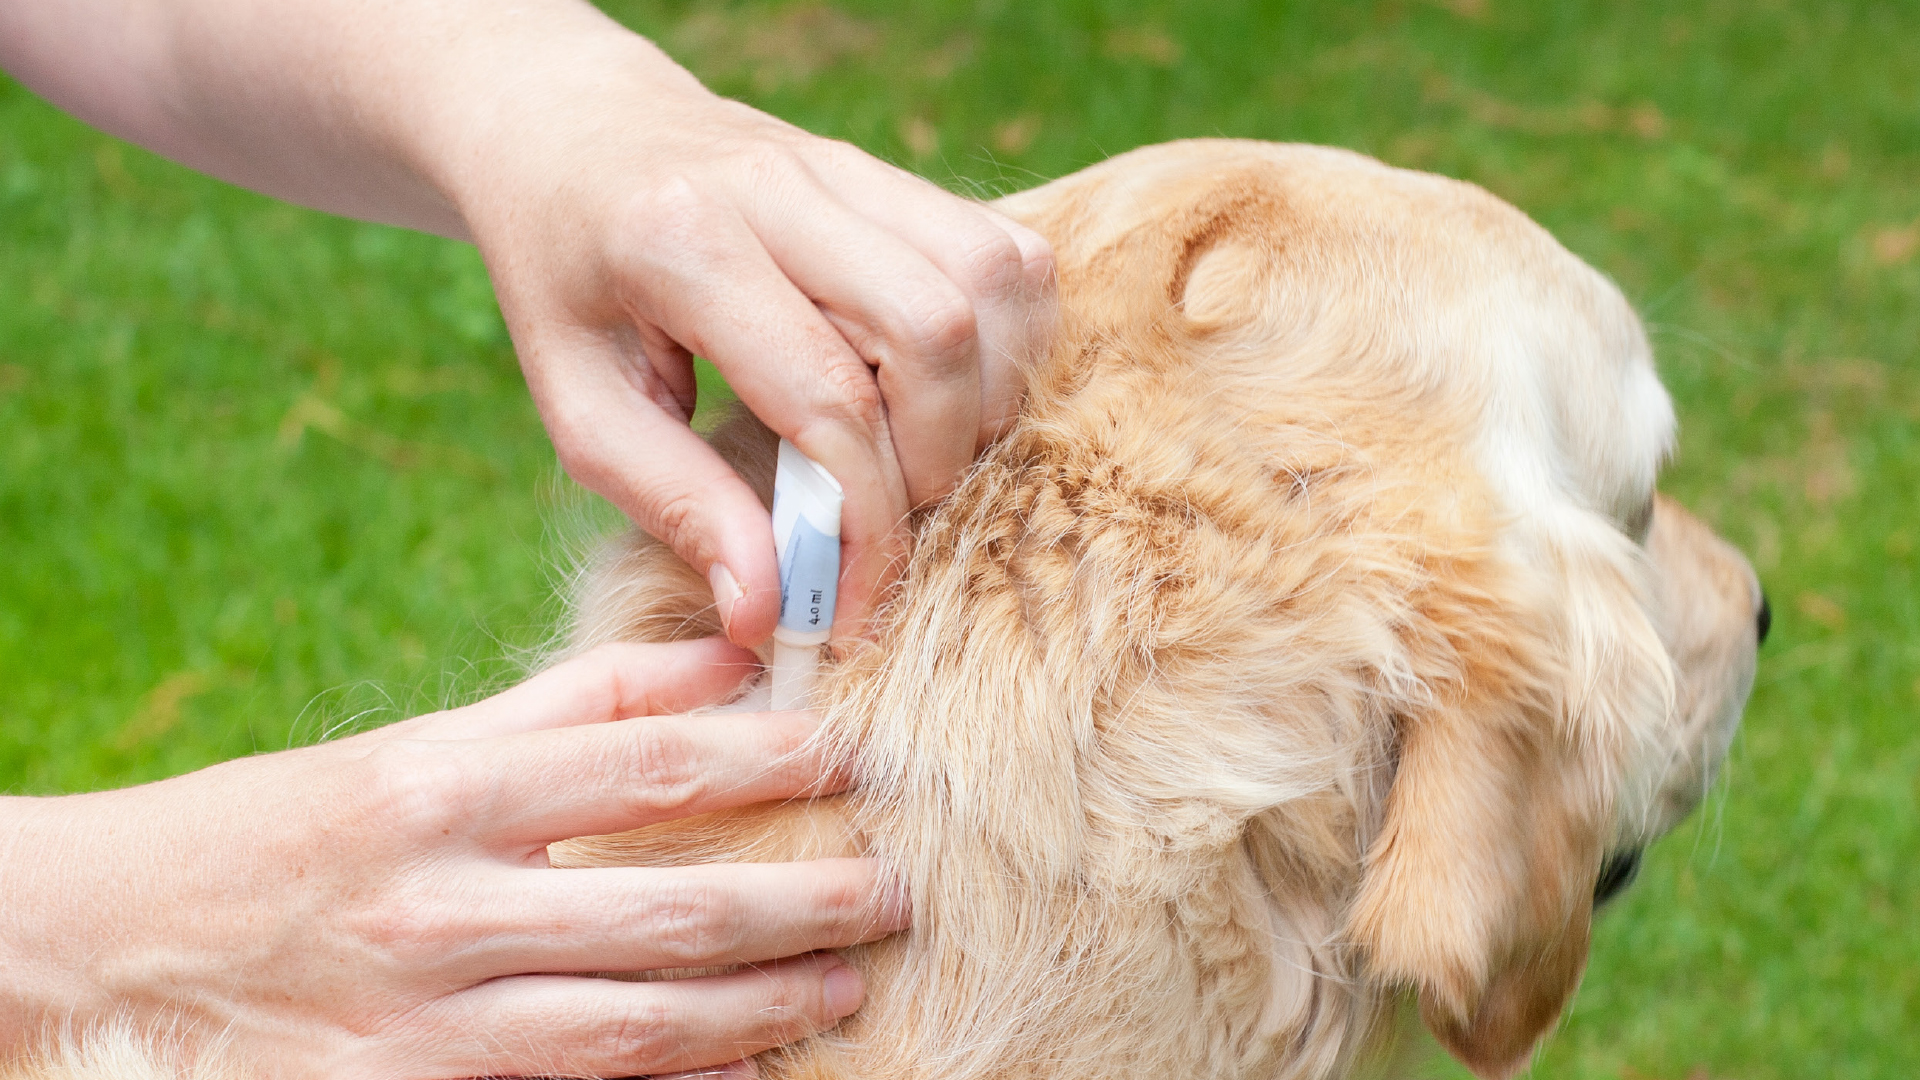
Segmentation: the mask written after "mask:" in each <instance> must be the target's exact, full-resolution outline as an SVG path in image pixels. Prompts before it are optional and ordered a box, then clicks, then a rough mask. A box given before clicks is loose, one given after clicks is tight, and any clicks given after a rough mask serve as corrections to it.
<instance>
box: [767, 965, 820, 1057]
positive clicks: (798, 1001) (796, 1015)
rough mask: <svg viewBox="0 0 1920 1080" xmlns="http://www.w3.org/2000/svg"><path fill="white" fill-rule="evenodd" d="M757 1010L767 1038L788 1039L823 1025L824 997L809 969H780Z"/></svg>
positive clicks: (805, 1033)
mask: <svg viewBox="0 0 1920 1080" xmlns="http://www.w3.org/2000/svg"><path fill="white" fill-rule="evenodd" d="M771 982H772V985H771V986H770V987H769V988H768V995H767V1003H766V1006H765V1008H764V1009H762V1011H761V1013H760V1017H761V1021H762V1023H763V1024H764V1025H765V1028H764V1030H765V1033H766V1037H767V1040H768V1041H769V1042H780V1043H785V1042H791V1041H793V1040H794V1039H797V1038H800V1037H801V1036H803V1035H809V1034H811V1033H813V1032H815V1031H819V1030H820V1029H821V1028H823V1027H825V1026H827V1024H828V1023H829V1022H830V1018H829V1017H828V1016H827V1015H826V1014H827V1008H826V998H825V995H824V994H823V993H822V992H821V990H820V985H819V984H820V977H819V974H818V972H816V971H814V970H812V969H810V968H809V969H805V970H804V973H803V972H801V971H783V972H781V973H780V974H779V975H778V976H776V977H774V978H773V979H772V980H771Z"/></svg>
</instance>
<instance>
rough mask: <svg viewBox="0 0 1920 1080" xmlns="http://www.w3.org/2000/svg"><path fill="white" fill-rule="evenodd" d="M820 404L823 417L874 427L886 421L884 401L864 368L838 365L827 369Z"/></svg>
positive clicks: (844, 364)
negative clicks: (822, 408)
mask: <svg viewBox="0 0 1920 1080" xmlns="http://www.w3.org/2000/svg"><path fill="white" fill-rule="evenodd" d="M825 383H826V388H825V393H824V400H823V402H822V404H823V406H824V410H823V411H824V412H825V413H826V415H827V416H828V417H829V418H831V419H835V420H850V421H854V422H856V423H860V424H864V425H866V426H868V427H878V426H879V425H880V424H882V423H883V422H884V421H885V420H886V400H885V399H884V398H883V397H881V394H880V384H879V383H878V382H876V381H875V380H874V377H873V372H871V371H869V370H868V369H867V367H866V366H865V365H864V364H855V363H840V364H833V365H830V366H829V367H828V368H827V371H826V375H825Z"/></svg>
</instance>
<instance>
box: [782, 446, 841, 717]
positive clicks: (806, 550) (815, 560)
mask: <svg viewBox="0 0 1920 1080" xmlns="http://www.w3.org/2000/svg"><path fill="white" fill-rule="evenodd" d="M841 500H842V494H841V490H840V482H839V481H837V480H835V479H834V478H833V476H832V475H831V474H829V473H828V472H827V470H825V469H823V468H821V467H820V463H819V462H816V461H814V460H813V459H812V458H810V457H808V456H806V455H805V454H802V453H801V452H800V450H799V449H798V448H797V447H795V446H794V445H793V444H792V443H790V442H788V441H787V440H785V439H781V440H780V458H779V462H778V464H777V465H776V466H775V467H774V472H773V547H774V550H775V552H777V553H778V555H779V559H780V622H779V624H778V625H776V626H775V627H774V630H773V707H774V708H776V709H804V708H807V707H808V705H809V704H810V702H811V701H812V698H813V679H814V676H815V675H816V674H817V673H818V672H819V670H820V646H822V645H825V644H826V643H827V637H828V635H829V634H830V633H831V632H832V630H833V601H834V594H835V592H836V591H837V589H838V587H839V584H840V503H841Z"/></svg>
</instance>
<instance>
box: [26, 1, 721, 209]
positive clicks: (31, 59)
mask: <svg viewBox="0 0 1920 1080" xmlns="http://www.w3.org/2000/svg"><path fill="white" fill-rule="evenodd" d="M0 65H4V66H6V67H7V68H8V70H10V71H11V72H13V73H14V74H15V75H16V76H17V77H18V78H20V79H21V80H22V81H23V82H25V83H27V84H28V85H29V86H32V87H33V88H34V89H36V90H37V91H39V92H40V93H42V94H44V95H45V96H46V97H47V98H48V99H50V100H51V101H53V102H54V103H55V104H58V105H60V106H61V107H62V108H65V109H68V110H69V111H71V112H73V113H74V114H75V115H77V116H80V117H81V118H83V119H85V120H87V121H89V122H91V123H93V124H96V125H98V126H99V127H101V128H103V129H105V130H107V131H110V132H113V133H114V134H117V135H120V136H122V137H125V138H127V139H130V140H132V141H134V142H137V143H140V144H142V145H144V146H147V147H149V148H151V149H153V150H155V151H157V152H159V153H161V154H164V155H166V156H169V157H172V158H175V159H176V160H179V161H181V162H183V163H185V164H188V165H190V166H193V167H194V168H197V169H201V170H204V171H206V172H209V173H212V174H214V175H216V176H219V177H222V178H223V179H226V180H229V181H232V182H234V183H237V184H240V185H243V186H246V187H250V188H253V189H256V190H259V191H262V192H265V193H267V194H271V195H275V196H278V197H280V198H284V199H288V200H290V201H293V202H297V203H301V204H304V205H307V206H312V207H316V208H319V209H323V210H329V211H332V212H335V213H341V214H346V215H349V216H353V217H359V218H364V219H368V220H375V221H383V222H388V223H392V224H398V225H406V226H409V227H413V228H419V229H423V230H426V231H430V232H437V233H441V234H443V235H448V236H455V237H461V238H469V230H468V227H467V225H466V223H465V221H464V219H463V217H462V214H461V212H460V209H459V206H458V203H459V202H460V199H461V195H460V194H459V193H460V192H461V191H463V190H470V189H472V188H473V187H475V186H476V185H477V184H479V183H480V182H481V175H479V174H484V173H486V172H488V171H489V170H492V169H495V168H497V167H498V165H499V162H500V158H501V157H502V156H503V155H506V154H509V153H511V152H512V140H511V139H510V138H509V137H507V134H506V133H507V132H508V131H510V130H512V129H513V128H514V127H516V126H518V125H519V124H520V123H521V121H520V120H519V119H518V118H509V117H508V116H506V115H504V114H506V113H508V112H509V111H512V112H519V113H524V112H525V111H526V110H528V109H529V108H532V107H537V105H538V104H539V103H540V102H541V101H542V100H545V101H547V102H549V103H551V104H552V105H553V106H554V107H555V108H556V110H558V109H561V108H563V107H577V106H578V105H579V104H580V103H581V101H582V100H591V98H590V95H591V94H592V92H593V89H594V88H595V86H596V85H598V86H602V87H604V86H605V85H607V84H608V83H609V82H613V81H618V82H621V83H623V84H624V87H625V88H626V89H627V93H626V94H623V95H621V96H623V97H626V96H630V95H631V94H632V93H633V92H634V90H635V89H636V88H641V87H644V88H646V89H656V88H657V90H658V91H659V94H660V97H661V99H662V107H663V108H670V107H671V105H670V104H668V100H669V99H671V98H673V97H674V96H675V95H702V96H704V94H705V92H704V91H703V90H702V89H701V88H700V86H699V84H698V83H697V82H696V81H695V80H694V79H693V78H692V77H691V76H690V75H687V74H686V72H684V71H683V70H681V69H680V68H679V67H678V66H677V65H675V64H674V63H673V62H672V61H671V60H669V59H668V58H667V57H666V56H665V55H664V54H662V53H661V52H660V51H659V50H658V49H656V48H654V47H653V46H652V45H651V44H649V43H648V42H646V41H645V40H644V39H641V38H640V37H638V36H637V35H634V34H631V33H629V32H627V31H626V30H624V29H622V28H621V27H620V26H618V25H617V24H615V23H614V22H612V21H611V20H609V19H608V18H606V17H605V16H604V15H602V14H600V13H599V12H598V11H596V10H595V9H593V8H592V7H590V6H589V5H587V4H585V3H580V2H577V0H518V2H510V0H466V2H460V0H386V2H378V0H287V2H283V3H275V4H253V3H247V2H244V0H68V2H63V3H52V2H45V0H8V2H6V3H0ZM641 92H642V93H644V92H645V91H644V90H642V91H641Z"/></svg>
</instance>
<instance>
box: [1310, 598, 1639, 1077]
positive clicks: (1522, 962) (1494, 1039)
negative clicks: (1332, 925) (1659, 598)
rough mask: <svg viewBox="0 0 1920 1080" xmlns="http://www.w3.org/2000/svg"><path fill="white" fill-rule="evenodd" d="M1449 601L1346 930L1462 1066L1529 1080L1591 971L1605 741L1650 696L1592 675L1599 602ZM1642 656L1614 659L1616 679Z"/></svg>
mask: <svg viewBox="0 0 1920 1080" xmlns="http://www.w3.org/2000/svg"><path fill="white" fill-rule="evenodd" d="M1566 569H1571V568H1570V567H1569V568H1566ZM1571 576H1573V577H1580V576H1581V575H1579V574H1577V573H1575V574H1573V575H1571ZM1564 580H1565V579H1563V581H1564ZM1597 585H1598V582H1596V581H1595V580H1594V579H1592V578H1586V579H1583V581H1582V583H1581V585H1579V586H1575V587H1574V588H1573V589H1572V590H1571V591H1572V592H1577V593H1583V592H1585V589H1584V588H1583V587H1582V586H1597ZM1619 586H1620V582H1618V581H1616V582H1614V583H1613V585H1612V586H1611V588H1613V589H1614V590H1615V591H1616V592H1617V591H1618V588H1619ZM1440 591H1441V592H1442V593H1445V594H1446V595H1443V596H1441V597H1440V598H1438V599H1435V600H1433V601H1432V602H1430V603H1428V604H1426V605H1424V606H1423V610H1422V611H1421V615H1420V619H1419V622H1420V623H1421V624H1422V625H1423V626H1424V627H1426V629H1424V630H1422V631H1420V636H1422V637H1424V640H1422V641H1417V642H1416V643H1415V651H1416V652H1417V653H1421V654H1424V656H1425V657H1426V658H1427V664H1428V665H1429V667H1428V671H1429V676H1430V677H1428V678H1427V679H1426V680H1425V681H1426V684H1427V687H1428V690H1429V695H1428V697H1427V698H1426V699H1424V700H1419V701H1416V702H1414V703H1413V704H1411V705H1410V706H1409V707H1407V708H1406V709H1404V710H1403V712H1402V713H1401V715H1400V716H1399V718H1398V722H1399V730H1398V740H1397V748H1398V756H1397V761H1396V766H1395V772H1394V779H1393V782H1392V786H1391V788H1390V789H1389V791H1388V795H1387V799H1386V803H1385V808H1384V814H1383V817H1382V819H1381V827H1380V832H1379V834H1378V836H1377V838H1376V840H1375V842H1374V844H1373V846H1372V849H1371V851H1370V852H1369V855H1368V860H1367V865H1366V867H1365V870H1364V873H1363V875H1362V879H1361V883H1360V889H1359V893H1358V895H1357V897H1356V900H1355V904H1354V907H1353V909H1352V911H1351V913H1350V915H1349V918H1348V931H1349V933H1350V934H1351V936H1352V940H1353V941H1354V942H1355V944H1357V945H1358V946H1360V947H1361V948H1362V949H1363V950H1364V952H1365V955H1366V962H1367V964H1368V966H1369V970H1370V972H1371V973H1372V974H1373V976H1375V977H1376V978H1379V979H1381V980H1383V981H1386V982H1389V983H1396V984H1400V985H1410V986H1412V987H1413V988H1415V990H1416V991H1417V993H1418V994H1419V998H1420V1007H1421V1015H1422V1017H1423V1018H1424V1019H1425V1021H1426V1023H1427V1027H1428V1028H1429V1030H1431V1031H1432V1032H1433V1034H1434V1035H1435V1037H1437V1038H1438V1039H1439V1040H1440V1042H1441V1043H1442V1044H1443V1045H1444V1046H1445V1047H1446V1048H1447V1050H1448V1051H1449V1052H1451V1053H1452V1054H1453V1055H1454V1057H1456V1058H1458V1059H1459V1060H1460V1061H1461V1062H1462V1063H1463V1064H1465V1065H1466V1066H1467V1067H1468V1068H1470V1069H1472V1070H1473V1071H1474V1073H1475V1074H1476V1075H1477V1076H1481V1077H1486V1078H1504V1077H1508V1076H1512V1075H1514V1074H1515V1073H1517V1072H1519V1071H1520V1070H1522V1069H1523V1068H1525V1067H1526V1065H1527V1063H1528V1061H1529V1060H1530V1058H1531V1055H1532V1052H1533V1048H1534V1046H1535V1045H1536V1044H1537V1043H1538V1042H1539V1040H1540V1038H1541V1037H1542V1036H1543V1035H1545V1034H1546V1033H1547V1031H1548V1030H1550V1029H1551V1027H1552V1026H1553V1024H1554V1022H1555V1021H1556V1020H1557V1019H1558V1017H1559V1016H1560V1013H1561V1011H1562V1009H1563V1008H1564V1007H1565V1006H1566V1003H1567V1001H1568V999H1569V998H1570V997H1571V996H1572V994H1573V991H1574V989H1575V988H1576V987H1577V986H1578V985H1579V981H1580V975H1581V972H1582V970H1583V969H1584V967H1585V966H1586V958H1587V940H1588V927H1589V922H1590V920H1591V917H1592V912H1593V889H1594V882H1595V879H1596V877H1597V875H1598V872H1599V866H1600V861H1601V856H1602V854H1603V848H1604V846H1605V844H1606V842H1607V839H1608V837H1609V835H1610V832H1611V828H1612V814H1613V798H1614V791H1615V787H1616V784H1617V783H1618V777H1619V772H1620V769H1619V762H1620V761H1621V760H1623V758H1622V755H1621V753H1620V751H1619V745H1620V743H1619V741H1618V740H1615V739H1612V738H1611V737H1606V733H1605V732H1604V731H1598V732H1597V731H1596V730H1595V729H1596V728H1599V727H1602V726H1604V724H1606V723H1609V722H1611V721H1610V720H1608V718H1607V717H1608V716H1610V715H1611V713H1612V712H1614V711H1617V710H1619V709H1624V708H1636V707H1639V706H1636V705H1633V704H1631V703H1630V702H1624V701H1622V700H1619V699H1620V697H1621V695H1626V696H1627V697H1628V698H1632V697H1635V696H1636V695H1638V696H1644V695H1643V694H1642V688H1641V687H1640V683H1641V682H1643V681H1645V680H1644V679H1643V678H1641V677H1639V676H1636V675H1633V674H1632V673H1623V672H1603V673H1595V672H1592V671H1589V670H1587V666H1588V661H1589V660H1590V659H1591V658H1592V656H1593V655H1594V654H1593V653H1591V652H1590V651H1589V649H1590V647H1591V646H1593V645H1594V644H1595V642H1594V641H1592V640H1590V637H1591V635H1592V634H1594V633H1600V631H1596V630H1594V629H1593V628H1592V627H1587V626H1579V625H1575V622H1576V621H1577V620H1578V619H1580V618H1581V617H1583V616H1585V615H1594V614H1599V613H1598V612H1597V611H1589V610H1587V609H1586V608H1583V606H1582V603H1581V601H1582V600H1592V599H1593V597H1592V596H1591V595H1586V596H1584V597H1574V596H1571V595H1569V594H1568V593H1564V592H1563V593H1561V595H1560V596H1559V597H1558V602H1557V603H1552V604H1540V603H1527V602H1525V601H1524V600H1522V599H1519V598H1516V597H1512V596H1499V595H1492V594H1490V593H1488V592H1486V591H1481V592H1479V593H1478V594H1475V593H1474V592H1473V591H1472V590H1466V589H1462V588H1459V587H1458V579H1456V581H1455V582H1454V583H1453V585H1451V586H1449V585H1446V584H1444V583H1443V585H1442V587H1441V589H1440ZM1615 599H1616V600H1621V601H1623V602H1624V604H1625V607H1624V608H1618V607H1616V608H1615V609H1614V610H1611V611H1608V612H1606V614H1605V616H1604V617H1606V618H1615V617H1619V616H1631V617H1632V618H1637V619H1638V620H1639V623H1640V624H1644V622H1645V616H1644V613H1642V612H1641V611H1640V609H1639V607H1638V605H1636V604H1635V603H1633V595H1632V593H1631V591H1630V590H1629V591H1628V592H1627V593H1626V595H1625V596H1624V598H1622V597H1616V598H1615ZM1602 606H1603V607H1605V606H1606V605H1604V604H1603V605H1602ZM1556 609H1557V610H1556ZM1528 611H1533V612H1535V613H1536V614H1535V615H1533V616H1529V615H1527V614H1526V612H1528ZM1629 622H1631V619H1630V620H1629ZM1637 629H1644V626H1633V625H1630V626H1628V627H1627V632H1629V633H1631V632H1632V631H1634V630H1637ZM1615 643H1616V644H1617V641H1616V642H1615ZM1635 656H1636V654H1635V653H1634V652H1633V650H1630V649H1629V650H1619V649H1616V650H1614V651H1613V652H1612V653H1611V659H1610V660H1609V661H1608V663H1611V664H1615V665H1621V664H1624V665H1628V666H1635V665H1637V664H1639V663H1641V661H1640V660H1637V659H1635ZM1435 672H1437V673H1438V675H1437V677H1432V676H1433V675H1434V673H1435ZM1662 673H1664V668H1663V669H1662V670H1661V672H1659V673H1654V675H1651V676H1648V677H1656V676H1657V675H1658V674H1662ZM1596 674H1598V675H1599V676H1600V677H1598V678H1596ZM1589 714H1592V715H1589Z"/></svg>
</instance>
